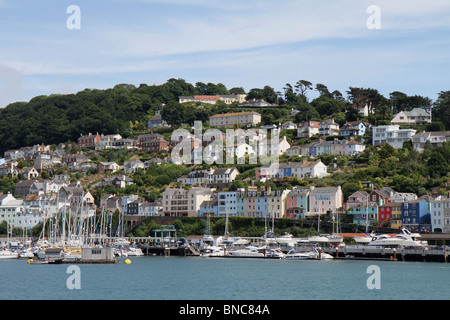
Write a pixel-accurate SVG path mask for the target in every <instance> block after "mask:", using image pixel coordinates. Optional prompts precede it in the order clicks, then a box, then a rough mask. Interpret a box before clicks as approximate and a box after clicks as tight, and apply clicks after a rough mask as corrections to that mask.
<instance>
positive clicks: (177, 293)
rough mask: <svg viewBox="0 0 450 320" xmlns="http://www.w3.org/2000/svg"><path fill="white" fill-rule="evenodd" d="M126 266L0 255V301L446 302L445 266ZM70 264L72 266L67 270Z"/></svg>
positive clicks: (227, 261) (238, 261)
mask: <svg viewBox="0 0 450 320" xmlns="http://www.w3.org/2000/svg"><path fill="white" fill-rule="evenodd" d="M130 260H131V264H125V263H124V260H123V259H122V260H120V261H119V263H118V264H80V265H68V264H60V265H33V264H27V261H26V260H22V259H14V260H2V261H0V271H1V289H0V299H1V300H31V299H32V300H180V301H181V300H196V301H198V300H412V299H414V300H417V299H420V300H447V299H449V298H450V286H449V283H450V266H449V265H448V264H446V263H438V262H436V263H434V262H402V261H342V260H336V261H333V260H331V261H315V260H307V261H288V260H264V259H245V258H199V257H160V256H145V257H135V258H130ZM74 266H75V267H74Z"/></svg>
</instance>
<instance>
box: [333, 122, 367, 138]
mask: <svg viewBox="0 0 450 320" xmlns="http://www.w3.org/2000/svg"><path fill="white" fill-rule="evenodd" d="M369 128H370V124H369V123H366V122H363V121H351V122H347V123H345V124H344V125H342V127H341V131H340V135H341V136H362V135H364V133H365V132H366V130H367V129H369Z"/></svg>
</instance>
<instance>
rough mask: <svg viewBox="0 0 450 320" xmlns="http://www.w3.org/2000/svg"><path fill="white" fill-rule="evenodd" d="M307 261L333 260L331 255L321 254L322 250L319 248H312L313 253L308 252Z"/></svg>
mask: <svg viewBox="0 0 450 320" xmlns="http://www.w3.org/2000/svg"><path fill="white" fill-rule="evenodd" d="M308 259H311V260H329V259H333V256H332V255H331V254H328V253H325V252H322V249H321V248H319V247H316V248H314V250H313V251H311V252H308Z"/></svg>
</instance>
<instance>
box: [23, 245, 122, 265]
mask: <svg viewBox="0 0 450 320" xmlns="http://www.w3.org/2000/svg"><path fill="white" fill-rule="evenodd" d="M118 262H119V261H118V260H117V259H115V258H114V248H100V247H88V248H82V249H81V257H79V258H78V257H77V258H70V259H67V258H65V257H64V255H63V254H62V249H60V248H52V249H51V250H47V251H46V252H45V253H38V254H37V255H36V258H34V259H28V264H115V263H118Z"/></svg>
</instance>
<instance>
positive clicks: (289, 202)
mask: <svg viewBox="0 0 450 320" xmlns="http://www.w3.org/2000/svg"><path fill="white" fill-rule="evenodd" d="M312 189H314V187H313V186H312V187H311V188H298V187H294V188H292V190H291V191H290V192H289V193H288V194H287V196H286V213H285V217H286V218H290V219H303V218H305V217H306V215H307V214H308V212H309V193H310V191H311V190H312Z"/></svg>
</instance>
